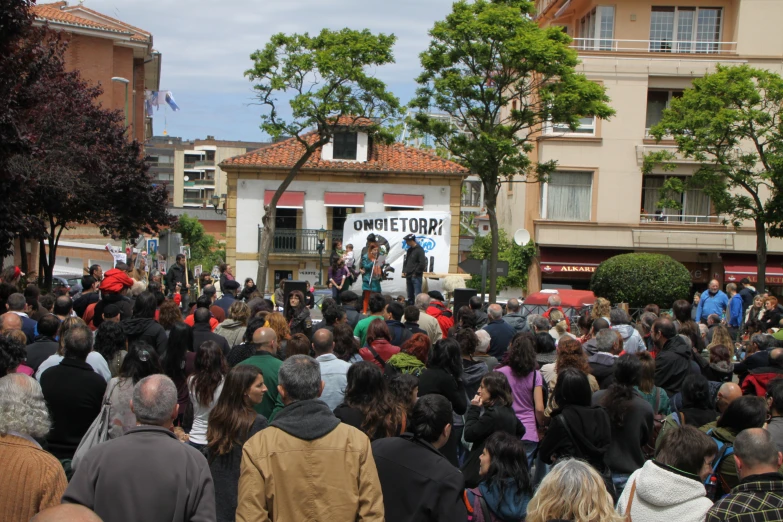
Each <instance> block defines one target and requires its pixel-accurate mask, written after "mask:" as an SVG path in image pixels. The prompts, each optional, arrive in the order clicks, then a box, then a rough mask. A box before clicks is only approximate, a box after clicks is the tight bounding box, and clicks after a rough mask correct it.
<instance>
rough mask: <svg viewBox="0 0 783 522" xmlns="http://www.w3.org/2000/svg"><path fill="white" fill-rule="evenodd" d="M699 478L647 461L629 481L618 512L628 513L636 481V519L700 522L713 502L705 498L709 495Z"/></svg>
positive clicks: (632, 514)
mask: <svg viewBox="0 0 783 522" xmlns="http://www.w3.org/2000/svg"><path fill="white" fill-rule="evenodd" d="M698 478H699V477H697V476H695V475H694V476H691V475H686V474H683V473H678V472H675V471H674V470H673V469H672V468H669V467H668V466H664V465H662V464H658V463H657V462H654V461H652V460H648V461H647V462H645V464H644V466H643V467H642V468H640V469H638V470H636V471H635V472H634V473H633V474H632V475H631V477H630V478H629V479H628V485H627V486H626V487H625V490H623V494H622V495H621V496H620V500H619V501H618V502H617V511H618V512H619V513H620V514H621V515H625V514H626V513H625V508H626V506H627V505H628V498H629V496H630V494H631V485H632V484H633V483H634V481H635V482H636V493H635V494H634V501H633V504H632V507H631V513H630V514H631V518H632V519H633V520H644V521H645V522H671V521H673V520H676V521H677V522H701V521H703V520H704V517H705V515H706V514H707V511H709V509H710V508H711V507H712V501H711V500H709V499H708V498H707V497H706V494H707V492H706V491H705V489H704V485H703V484H702V483H701V482H700V481H699V480H698Z"/></svg>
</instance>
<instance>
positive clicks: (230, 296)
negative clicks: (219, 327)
mask: <svg viewBox="0 0 783 522" xmlns="http://www.w3.org/2000/svg"><path fill="white" fill-rule="evenodd" d="M221 277H222V276H221ZM239 286H240V285H239V283H238V282H237V281H235V280H234V279H226V282H225V283H222V284H221V286H220V287H221V288H222V289H223V297H221V298H220V299H218V300H217V301H215V304H214V305H213V306H217V307H219V308H222V309H223V311H224V312H225V313H226V317H228V309H229V308H231V305H232V304H234V303H235V302H236V300H237V291H238V290H239Z"/></svg>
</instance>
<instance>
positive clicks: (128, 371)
mask: <svg viewBox="0 0 783 522" xmlns="http://www.w3.org/2000/svg"><path fill="white" fill-rule="evenodd" d="M106 324H110V323H109V322H108V321H104V322H103V323H101V326H100V327H101V328H103V326H104V325H106ZM162 371H163V370H162V368H161V367H160V360H159V359H158V354H157V353H156V352H155V350H154V349H153V348H152V347H151V346H150V345H149V344H147V343H145V342H144V341H136V342H135V343H133V344H131V346H130V349H129V350H128V355H126V356H125V359H124V360H123V361H122V367H121V368H120V374H119V376H117V377H113V378H112V379H111V380H110V381H109V384H108V385H107V386H106V394H105V396H104V401H105V400H107V399H108V400H109V402H110V403H111V408H110V410H109V411H110V417H109V438H110V439H115V438H117V437H120V436H122V435H124V434H125V432H127V431H128V430H129V429H131V428H135V427H136V415H135V414H134V413H133V411H132V410H131V406H130V403H131V399H132V398H133V388H134V386H136V383H137V382H139V381H140V380H142V379H143V378H144V377H148V376H150V375H152V374H154V373H162Z"/></svg>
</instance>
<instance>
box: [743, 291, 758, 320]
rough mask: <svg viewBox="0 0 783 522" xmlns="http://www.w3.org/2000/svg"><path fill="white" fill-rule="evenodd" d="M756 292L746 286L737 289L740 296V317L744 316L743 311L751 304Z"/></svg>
mask: <svg viewBox="0 0 783 522" xmlns="http://www.w3.org/2000/svg"><path fill="white" fill-rule="evenodd" d="M756 293H757V292H756V291H755V290H752V289H750V288H748V287H747V286H746V287H744V288H743V289H742V290H740V291H739V295H740V297H741V298H742V317H745V311H746V310H747V309H748V307H749V306H753V299H754V298H755V297H756Z"/></svg>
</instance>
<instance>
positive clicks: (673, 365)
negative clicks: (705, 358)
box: [655, 335, 691, 397]
mask: <svg viewBox="0 0 783 522" xmlns="http://www.w3.org/2000/svg"><path fill="white" fill-rule="evenodd" d="M690 371H691V349H690V348H688V345H687V344H685V340H684V339H683V338H682V337H680V336H679V335H676V336H674V337H673V338H672V339H669V340H668V341H666V344H665V345H664V346H663V349H662V350H661V351H660V352H658V356H657V357H656V358H655V385H656V386H660V387H661V388H663V389H664V390H666V393H667V394H669V397H671V396H672V395H674V394H675V393H677V392H678V391H680V388H682V381H684V380H685V378H686V377H687V376H688V375H689V374H690Z"/></svg>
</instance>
